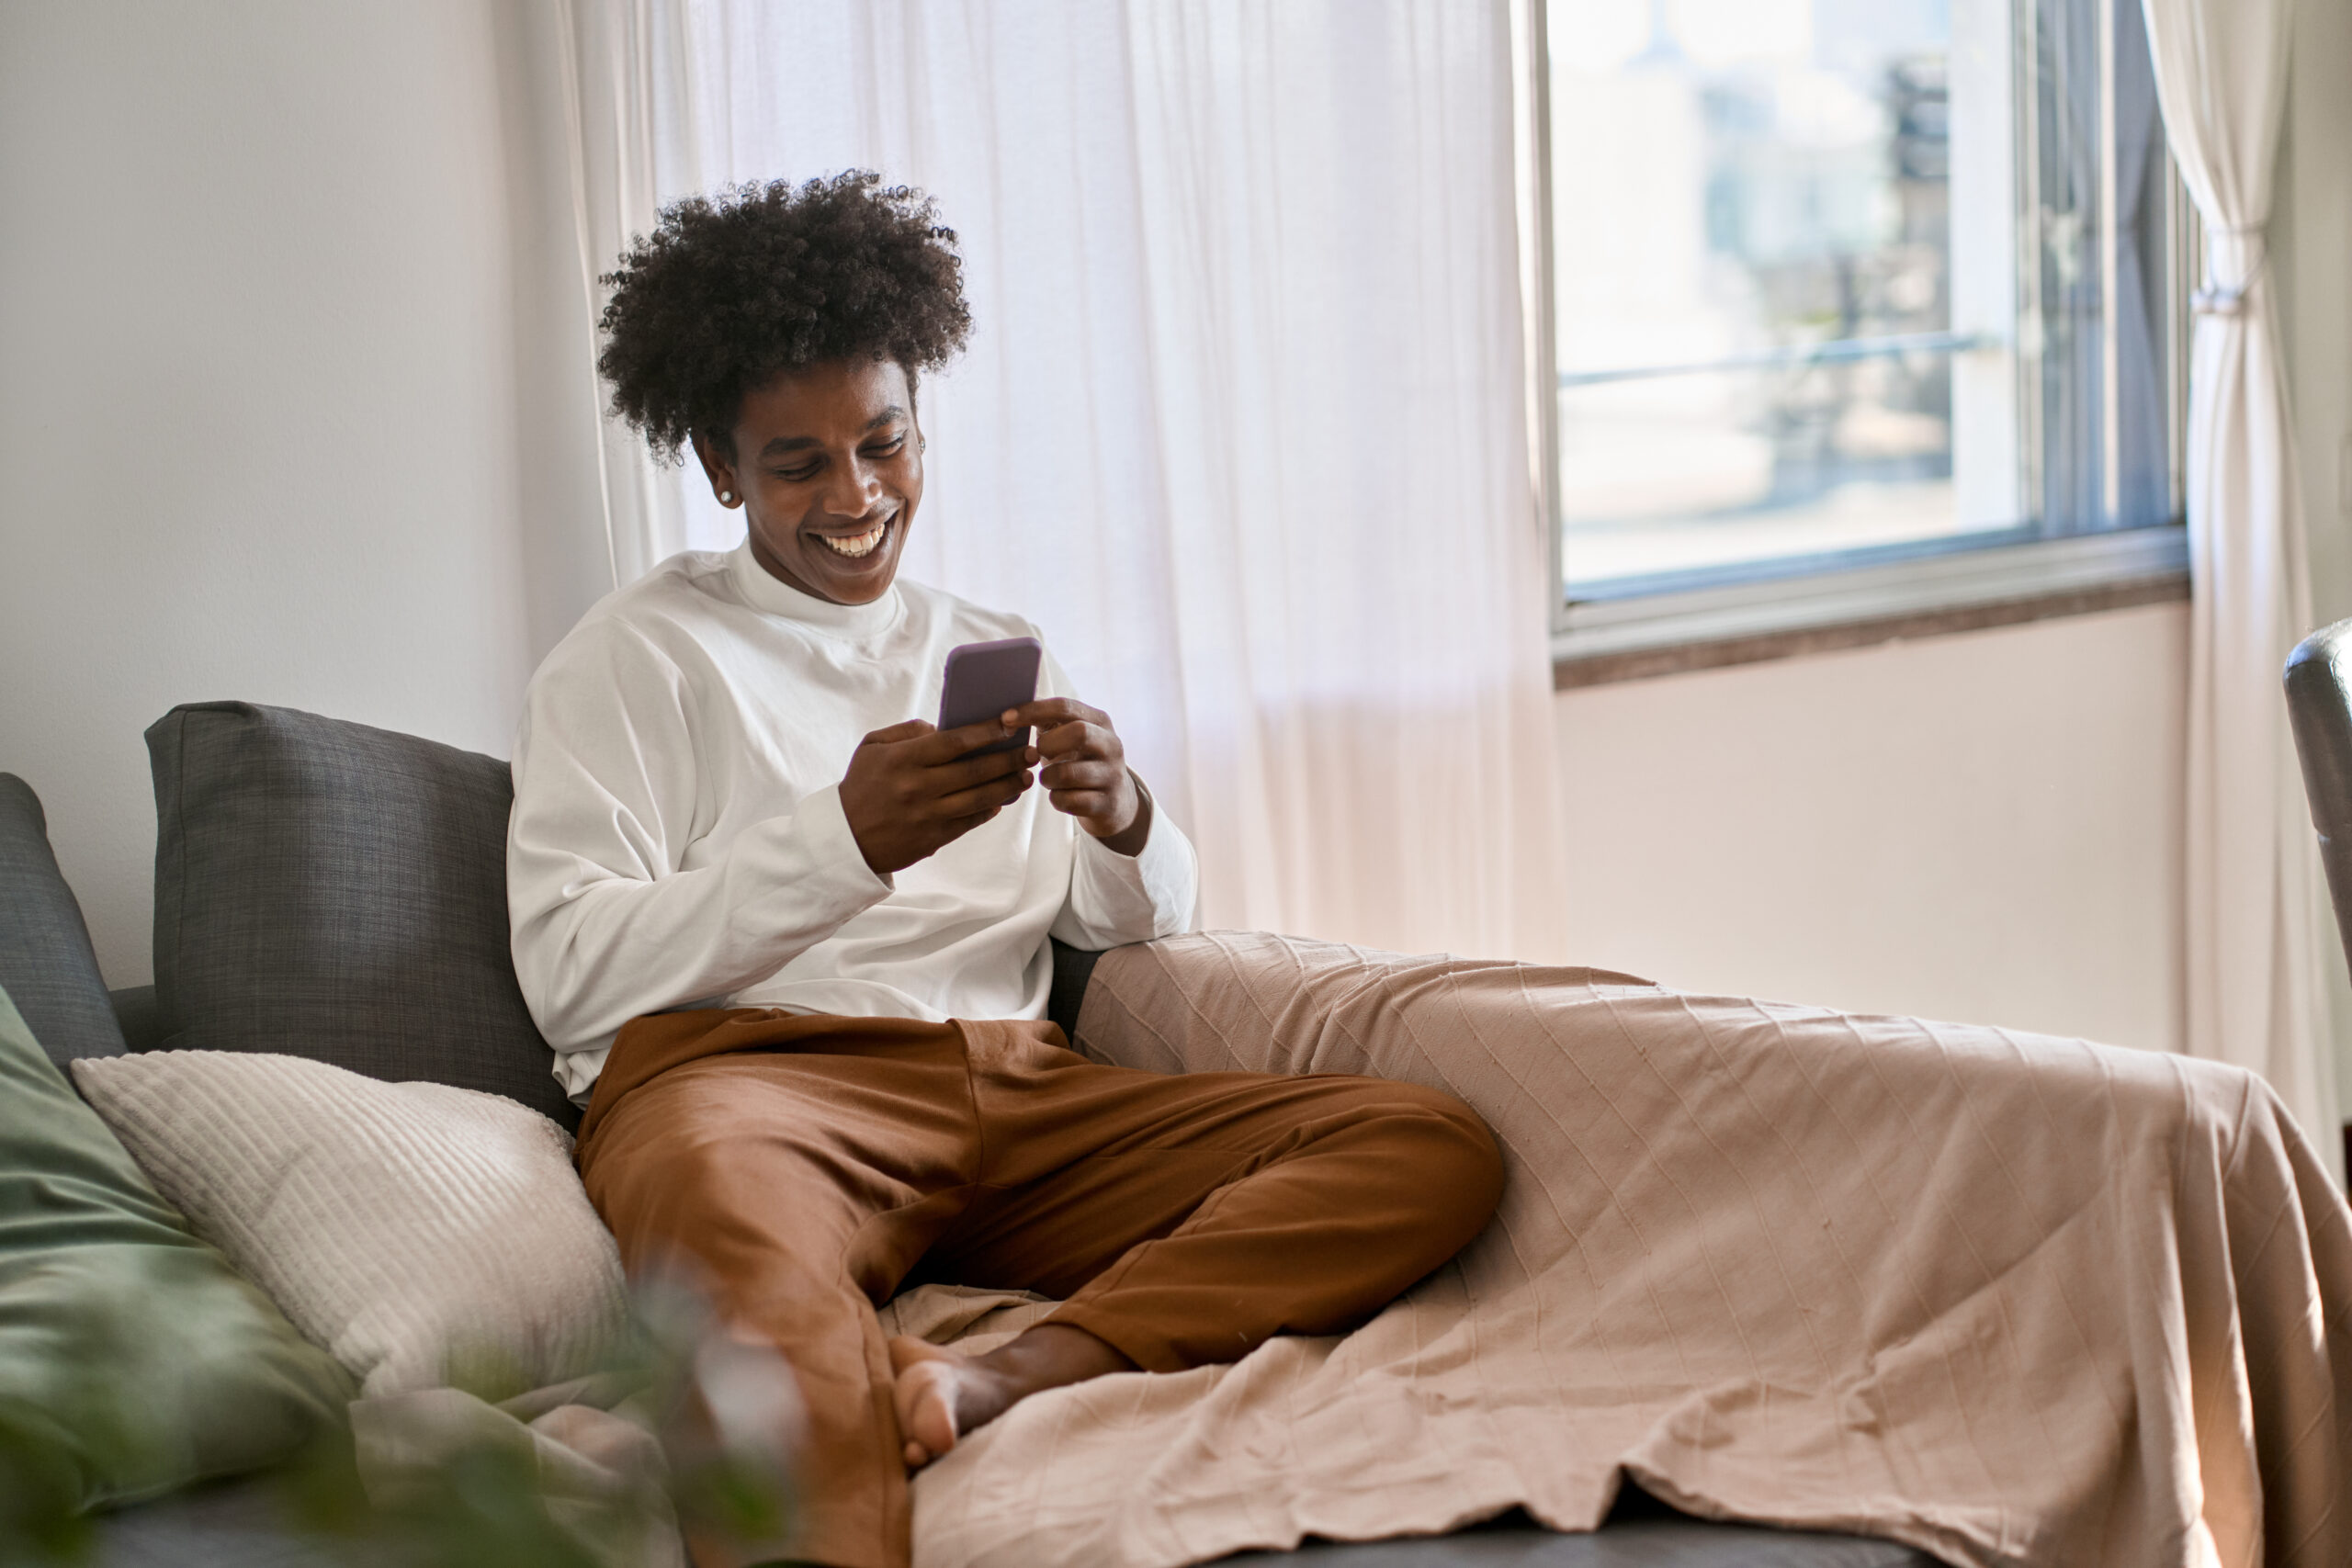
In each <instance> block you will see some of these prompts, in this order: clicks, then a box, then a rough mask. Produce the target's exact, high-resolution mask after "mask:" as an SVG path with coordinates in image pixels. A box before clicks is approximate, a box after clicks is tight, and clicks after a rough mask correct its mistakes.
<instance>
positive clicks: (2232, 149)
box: [2145, 0, 2343, 1181]
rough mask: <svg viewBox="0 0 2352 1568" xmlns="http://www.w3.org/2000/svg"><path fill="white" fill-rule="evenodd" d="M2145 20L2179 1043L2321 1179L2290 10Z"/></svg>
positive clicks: (2285, 6) (2322, 1112)
mask: <svg viewBox="0 0 2352 1568" xmlns="http://www.w3.org/2000/svg"><path fill="white" fill-rule="evenodd" d="M2145 10H2146V17H2147V22H2148V38H2149V43H2150V47H2151V50H2152V51H2153V53H2154V59H2155V67H2156V92H2157V96H2158V98H2159V100H2160V101H2161V103H2162V105H2163V108H2164V120H2165V137H2166V139H2167V140H2168V141H2170V143H2171V146H2172V151H2173V156H2174V157H2175V158H2176V159H2177V161H2178V163H2179V164H2180V172H2181V177H2182V179H2183V181H2184V182H2185V183H2186V184H2187V185H2188V191H2189V194H2190V196H2191V197H2193V198H2194V199H2195V201H2196V203H2197V209H2198V212H2199V215H2200V216H2201V217H2202V218H2203V219H2204V220H2205V231H2206V236H2207V243H2206V255H2205V278H2206V281H2205V287H2204V288H2203V289H2201V290H2200V291H2199V294H2198V296H2197V309H2198V314H2197V333H2196V343H2195V347H2194V351H2193V356H2192V358H2191V361H2190V369H2189V418H2188V425H2189V428H2188V536H2189V552H2190V562H2189V565H2190V579H2191V582H2192V597H2191V604H2190V625H2191V630H2190V638H2191V641H2190V653H2189V658H2190V667H2189V710H2188V1048H2189V1050H2190V1051H2191V1053H2193V1054H2194V1055H2200V1056H2212V1057H2218V1058H2221V1059H2222V1060H2225V1061H2232V1062H2237V1063H2240V1064H2242V1065H2244V1066H2249V1067H2252V1068H2254V1069H2255V1070H2256V1071H2257V1072H2259V1073H2261V1074H2262V1075H2263V1076H2264V1077H2267V1078H2268V1079H2269V1080H2270V1082H2271V1084H2272V1085H2273V1087H2275V1088H2276V1089H2278V1092H2279V1094H2280V1095H2281V1096H2282V1097H2283V1098H2284V1099H2285V1100H2286V1101H2287V1104H2288V1105H2289V1107H2290V1108H2291V1109H2292V1110H2293V1111H2294V1113H2295V1118H2296V1120H2297V1121H2299V1122H2301V1123H2302V1125H2303V1127H2304V1129H2305V1130H2306V1131H2307V1132H2309V1133H2310V1134H2312V1138H2313V1140H2314V1141H2315V1142H2316V1143H2317V1145H2319V1148H2320V1150H2321V1151H2322V1153H2323V1154H2324V1156H2326V1157H2327V1159H2328V1161H2329V1163H2330V1164H2331V1165H2338V1164H2340V1162H2341V1160H2342V1158H2343V1145H2342V1141H2341V1140H2340V1139H2339V1138H2337V1137H2336V1136H2335V1129H2336V1127H2337V1126H2338V1125H2339V1122H2340V1112H2339V1110H2338V1103H2337V1098H2336V1085H2335V1070H2334V1066H2333V1055H2332V1054H2331V1053H2330V1052H2329V1051H2328V1050H2327V1049H2326V1048H2325V1046H2324V1032H2323V1031H2322V1030H2321V1028H2320V1026H2319V1009H2320V1007H2321V1005H2322V1002H2321V998H2320V994H2319V990H2318V985H2317V981H2318V976H2319V973H2320V971H2319V969H2318V967H2317V965H2318V964H2319V962H2320V959H2319V952H2320V937H2321V932H2320V930H2319V920H2320V919H2321V915H2320V910H2319V906H2318V903H2317V897H2318V883H2317V879H2316V876H2315V874H2314V868H2313V864H2312V861H2313V850H2312V832H2311V821H2310V817H2309V814H2308V812H2307V811H2306V809H2305V807H2304V805H2303V799H2302V790H2301V774H2300V773H2298V772H2297V770H2296V764H2295V756H2294V748H2293V742H2292V739H2291V737H2290V734H2289V732H2288V728H2287V712H2286V706H2285V703H2284V701H2283V699H2282V698H2281V695H2280V693H2279V671H2280V667H2281V666H2282V665H2283V664H2284V663H2285V661H2286V658H2287V654H2288V652H2289V650H2290V649H2292V648H2293V647H2294V644H2295V641H2296V639H2297V638H2298V637H2301V636H2302V634H2303V633H2304V632H2305V631H2306V630H2308V629H2309V628H2310V626H2311V617H2312V610H2311V591H2310V585H2309V581H2308V577H2307V574H2306V570H2305V565H2304V551H2303V519H2302V508H2301V499H2300V497H2299V496H2298V494H2297V492H2296V482H2295V454H2294V446H2293V440H2294V437H2293V429H2294V427H2293V425H2292V423H2290V418H2289V413H2288V403H2287V378H2286V367H2285V366H2284V364H2283V363H2282V361H2281V359H2280V356H2279V343H2278V310H2277V305H2276V302H2275V296H2274V293H2273V290H2272V288H2271V286H2270V281H2269V278H2268V276H2267V272H2266V265H2265V264H2266V262H2267V254H2268V253H2267V248H2266V244H2265V240H2264V227H2265V225H2266V224H2267V222H2268V221H2269V218H2270V193H2271V175H2272V170H2273V167H2274V165H2275V164H2276V163H2277V152H2278V125H2279V118H2280V115H2281V112H2282V110H2283V109H2284V107H2285V104H2286V97H2287V50H2288V45H2289V41H2290V34H2291V32H2292V23H2293V6H2292V4H2291V0H2145ZM2336 1176H2337V1179H2338V1180H2339V1181H2340V1180H2341V1179H2343V1172H2342V1170H2341V1169H2340V1168H2339V1169H2338V1170H2337V1172H2336Z"/></svg>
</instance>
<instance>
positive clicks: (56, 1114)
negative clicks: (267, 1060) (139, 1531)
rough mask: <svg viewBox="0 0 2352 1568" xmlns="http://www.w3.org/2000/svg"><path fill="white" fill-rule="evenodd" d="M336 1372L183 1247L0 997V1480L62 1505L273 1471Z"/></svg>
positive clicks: (317, 1424) (331, 1411)
mask: <svg viewBox="0 0 2352 1568" xmlns="http://www.w3.org/2000/svg"><path fill="white" fill-rule="evenodd" d="M351 1395H352V1387H351V1382H350V1380H349V1378H348V1377H347V1376H346V1375H345V1372H344V1371H343V1370H342V1369H341V1368H340V1367H338V1366H337V1365H336V1364H335V1362H334V1359H333V1358H331V1357H329V1356H328V1355H327V1354H326V1353H325V1352H324V1351H323V1350H321V1349H319V1348H317V1347H315V1346H313V1345H311V1343H310V1342H309V1341H307V1340H305V1339H304V1338H302V1337H301V1336H300V1334H298V1333H297V1332H296V1331H295V1329H294V1325H292V1324H290V1323H288V1322H287V1321H286V1318H285V1315H284V1314H282V1313H280V1312H279V1311H278V1310H277V1307H276V1306H275V1305H273V1304H272V1303H271V1302H270V1300H269V1298H268V1297H267V1296H266V1295H264V1294H263V1293H262V1292H260V1291H259V1290H257V1289H255V1288H254V1286H252V1285H250V1284H248V1283H246V1282H245V1281H244V1280H242V1279H240V1278H239V1277H238V1276H237V1275H236V1273H235V1272H234V1271H232V1269H230V1267H229V1264H228V1261H227V1259H225V1258H222V1257H221V1256H220V1254H219V1253H218V1252H216V1251H214V1250H213V1249H212V1248H211V1247H208V1246H207V1245H205V1244H204V1243H203V1242H201V1241H198V1239H197V1238H196V1237H195V1236H194V1235H191V1234H190V1233H189V1231H188V1228H187V1221H186V1220H184V1219H182V1218H181V1217H180V1215H179V1214H178V1213H176V1212H175V1211H174V1210H173V1208H172V1207H171V1205H169V1204H168V1203H166V1202H164V1200H163V1199H162V1198H161V1197H160V1196H158V1195H157V1194H156V1191H155V1190H154V1188H153V1187H152V1186H150V1185H149V1184H148V1181H147V1179H146V1177H145V1176H144V1175H142V1174H141V1171H140V1169H139V1167H138V1165H137V1163H136V1162H135V1161H133V1160H132V1159H131V1157H130V1154H129V1153H127V1152H126V1151H125V1150H124V1148H123V1146H122V1145H121V1144H119V1143H118V1142H117V1141H116V1139H115V1136H114V1134H112V1133H111V1132H109V1131H108V1130H107V1126H106V1123H105V1122H101V1121H99V1120H98V1116H97V1113H96V1111H92V1110H91V1109H90V1108H89V1107H88V1106H86V1105H85V1104H84V1103H82V1100H81V1099H80V1097H79V1096H77V1095H76V1094H75V1093H74V1090H73V1089H72V1087H71V1086H69V1085H68V1084H67V1083H66V1081H65V1078H64V1077H63V1076H62V1074H61V1073H59V1071H58V1070H57V1068H56V1067H55V1066H51V1063H50V1061H49V1058H48V1057H47V1056H45V1055H42V1053H41V1048H40V1044H39V1043H38V1042H36V1041H35V1040H34V1039H33V1035H32V1031H31V1030H29V1029H28V1028H27V1027H26V1025H25V1021H24V1018H23V1017H22V1015H20V1014H19V1013H18V1012H17V1007H16V1004H15V1003H14V1002H12V1001H10V1000H9V998H8V995H7V993H6V991H0V1448H5V1449H6V1450H9V1451H8V1452H6V1453H5V1454H0V1469H6V1468H11V1461H20V1460H21V1458H22V1457H23V1456H25V1455H26V1454H27V1452H28V1450H29V1452H30V1453H31V1454H33V1455H38V1456H40V1457H39V1461H38V1468H39V1469H40V1471H41V1472H43V1473H44V1475H45V1476H46V1477H47V1479H46V1481H45V1482H44V1483H43V1484H44V1486H45V1487H46V1488H48V1489H49V1490H51V1491H62V1493H63V1494H64V1495H66V1496H68V1497H69V1498H70V1499H71V1501H72V1503H73V1504H74V1506H78V1507H83V1508H89V1507H95V1506H100V1505H102V1504H107V1503H119V1502H128V1501H130V1500H133V1499H136V1498H141V1497H147V1496H153V1495H157V1494H160V1493H164V1492H168V1491H171V1490H173V1489H174V1488H175V1487H178V1486H182V1485H185V1484H187V1483H189V1482H192V1481H196V1480H199V1479H201V1478H203V1477H207V1476H215V1475H226V1474H231V1473H233V1472H238V1471H244V1470H251V1469H254V1468H256V1467H258V1466H261V1465H266V1464H269V1463H272V1462H274V1461H278V1460H281V1459H285V1458H287V1457H288V1456H290V1455H291V1454H292V1453H294V1452H295V1451H296V1450H299V1449H300V1448H301V1447H303V1446H304V1445H305V1444H306V1443H308V1442H309V1441H310V1440H311V1439H312V1438H315V1437H316V1436H317V1435H318V1434H320V1433H321V1432H322V1431H323V1430H325V1429H327V1428H329V1427H332V1426H333V1425H334V1424H336V1423H339V1422H340V1421H341V1419H342V1416H343V1408H344V1405H345V1404H346V1403H347V1402H348V1401H349V1400H350V1398H351Z"/></svg>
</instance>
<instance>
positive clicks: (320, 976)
mask: <svg viewBox="0 0 2352 1568" xmlns="http://www.w3.org/2000/svg"><path fill="white" fill-rule="evenodd" d="M147 750H148V755H149V758H150V761H152V763H153V769H154V775H155V815H156V845H155V1001H156V1007H157V1010H158V1011H159V1012H160V1014H161V1024H162V1028H163V1030H164V1035H165V1039H164V1044H166V1045H169V1046H173V1047H176V1048H179V1049H183V1050H204V1051H274V1052H282V1053H285V1054H287V1055H297V1056H309V1057H312V1058H314V1059H316V1060H318V1061H322V1062H329V1063H332V1064H334V1066H339V1067H347V1068H349V1069H351V1070H352V1071H354V1072H357V1073H363V1074H366V1075H367V1076H368V1077H375V1078H383V1079H387V1080H392V1081H399V1080H402V1079H413V1078H427V1079H431V1080H433V1081H435V1082H437V1083H446V1084H454V1085H456V1086H457V1087H458V1088H460V1089H483V1090H487V1091H488V1092H490V1093H492V1094H503V1095H506V1096H508V1097H510V1098H512V1099H515V1100H521V1101H522V1102H523V1103H524V1104H526V1105H528V1106H530V1107H531V1108H532V1109H533V1110H536V1111H543V1112H545V1113H546V1114H548V1115H549V1116H552V1117H555V1118H556V1119H557V1120H559V1121H560V1122H563V1124H564V1125H566V1126H567V1127H569V1126H571V1125H573V1124H575V1123H576V1122H577V1121H578V1114H577V1112H576V1111H574V1110H573V1108H572V1107H571V1103H570V1102H569V1101H568V1100H565V1099H564V1097H563V1092H562V1090H561V1089H559V1088H558V1087H557V1086H556V1082H555V1080H554V1078H553V1077H550V1076H549V1074H548V1067H549V1065H550V1062H551V1060H552V1057H551V1055H550V1053H549V1051H548V1044H547V1042H546V1041H545V1040H543V1039H541V1038H540V1036H539V1032H538V1030H537V1028H536V1027H535V1026H534V1025H533V1024H532V1022H531V1015H530V1012H529V1010H527V1009H526V1007H525V1006H524V1003H523V995H522V992H521V990H520V989H519V988H518V987H516V985H515V967H514V963H513V960H512V959H511V957H510V956H509V954H508V948H507V926H506V814H507V807H508V806H509V804H510V802H511V801H512V799H513V793H514V786H513V784H512V782H511V779H510V777H509V774H508V772H507V766H506V764H505V763H503V762H502V761H498V760H496V759H495V758H492V757H484V756H481V755H480V754H478V753H475V752H471V751H460V750H457V749H456V748H455V747H450V746H443V745H440V744H438V743H436V742H434V741H430V740H420V739H416V738H415V737H413V736H408V735H398V734H394V733H392V732H391V731H390V730H383V729H374V728H369V727H368V726H366V725H362V724H351V723H347V722H345V721H344V720H341V719H332V718H322V717H320V716H317V715H315V714H307V713H300V712H297V711H295V710H293V709H291V708H274V707H262V706H258V705H254V704H251V703H192V704H187V705H183V706H180V707H176V708H174V709H173V710H172V711H171V712H170V713H168V714H166V715H164V716H163V717H162V718H161V719H158V720H157V721H156V722H155V724H154V725H153V727H152V728H149V729H148V731H147Z"/></svg>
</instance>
